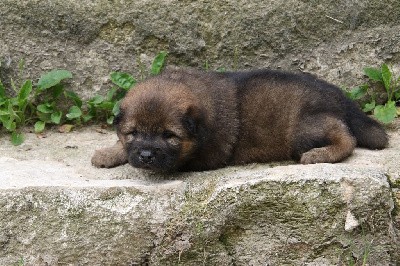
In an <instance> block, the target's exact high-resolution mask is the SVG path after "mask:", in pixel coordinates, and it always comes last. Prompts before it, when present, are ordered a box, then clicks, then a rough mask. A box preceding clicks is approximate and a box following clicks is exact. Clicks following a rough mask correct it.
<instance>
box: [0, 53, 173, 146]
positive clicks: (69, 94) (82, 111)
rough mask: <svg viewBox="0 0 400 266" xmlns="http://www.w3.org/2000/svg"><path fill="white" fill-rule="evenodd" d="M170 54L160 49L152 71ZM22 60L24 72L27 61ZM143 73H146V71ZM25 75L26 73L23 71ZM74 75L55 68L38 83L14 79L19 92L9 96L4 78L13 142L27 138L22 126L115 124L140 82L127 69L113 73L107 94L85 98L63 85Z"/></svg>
mask: <svg viewBox="0 0 400 266" xmlns="http://www.w3.org/2000/svg"><path fill="white" fill-rule="evenodd" d="M166 57H167V53H166V52H160V53H159V54H158V55H157V56H156V57H155V59H154V61H153V63H152V66H151V69H150V73H151V75H157V74H159V73H160V72H161V71H162V69H163V67H164V65H165V60H166ZM21 62H22V63H20V72H22V68H23V61H21ZM142 74H143V73H142ZM21 76H22V75H21ZM70 78H72V73H71V72H69V71H67V70H52V71H50V72H48V73H46V74H44V75H42V76H41V78H40V79H39V81H38V83H37V84H33V83H32V81H31V80H26V81H25V82H24V83H23V84H22V85H21V86H20V87H17V85H16V84H15V82H14V81H13V80H11V87H12V89H13V90H14V91H15V94H16V96H14V97H9V96H7V93H6V89H5V87H4V85H3V84H2V83H1V81H0V126H2V127H3V128H5V129H6V130H7V131H8V132H9V133H10V134H11V142H12V143H13V144H14V145H20V144H21V143H23V141H24V136H23V134H22V130H21V129H22V128H23V127H25V126H27V125H33V127H34V131H35V132H36V133H41V132H43V131H44V130H45V128H46V125H62V124H64V126H66V125H68V126H67V127H65V128H69V130H70V129H71V128H72V125H71V124H76V125H80V124H83V123H88V122H92V121H93V122H97V123H99V122H103V121H105V122H106V123H107V124H112V122H113V120H114V117H115V115H116V114H117V113H118V111H119V102H120V101H121V99H122V98H123V97H124V96H125V94H126V92H127V91H128V90H130V89H131V88H132V87H134V86H135V84H136V82H137V81H136V79H135V78H133V77H132V76H131V75H130V74H128V73H124V72H112V73H111V74H110V79H111V82H112V83H113V84H114V85H115V86H113V87H112V88H111V89H110V90H109V91H108V92H107V94H106V95H105V96H102V95H95V96H94V97H92V98H91V99H89V100H87V101H85V100H83V99H82V98H81V97H80V96H79V95H78V94H76V93H75V92H73V91H68V90H66V89H65V88H64V86H63V81H64V80H65V79H70Z"/></svg>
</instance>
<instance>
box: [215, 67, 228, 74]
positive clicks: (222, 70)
mask: <svg viewBox="0 0 400 266" xmlns="http://www.w3.org/2000/svg"><path fill="white" fill-rule="evenodd" d="M216 71H217V72H220V73H224V72H226V68H225V67H219V68H217V70H216Z"/></svg>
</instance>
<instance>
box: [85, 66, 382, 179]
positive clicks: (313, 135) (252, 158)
mask: <svg viewBox="0 0 400 266" xmlns="http://www.w3.org/2000/svg"><path fill="white" fill-rule="evenodd" d="M120 109H121V114H120V116H119V117H118V118H117V119H116V128H117V134H118V137H119V139H120V143H117V144H116V145H115V146H113V147H111V148H109V149H107V148H106V149H102V150H98V151H96V153H95V154H94V156H93V158H92V163H93V164H94V165H95V166H97V167H114V166H117V165H120V164H123V163H126V162H129V163H130V164H131V165H133V166H135V167H140V168H146V169H153V170H157V171H176V170H181V171H187V170H209V169H215V168H219V167H224V166H226V165H237V164H246V163H251V162H270V161H279V160H289V159H295V160H298V161H299V162H301V163H304V164H309V163H323V162H328V163H334V162H339V161H341V160H343V159H345V158H347V157H348V156H350V155H351V153H352V151H353V150H354V148H355V146H356V145H358V146H362V147H367V148H371V149H382V148H384V147H385V146H386V145H387V141H388V140H387V136H386V133H385V132H384V130H383V128H382V127H381V126H380V125H379V124H378V123H377V122H375V121H374V120H372V119H370V118H368V117H367V116H366V115H365V114H363V113H362V112H361V111H360V110H359V109H358V107H357V106H356V105H355V104H354V103H353V102H351V101H349V100H348V99H346V98H345V97H344V95H343V94H342V93H341V91H340V90H339V89H338V88H337V87H335V86H333V85H331V84H329V83H326V82H324V81H321V80H318V79H316V78H314V77H313V76H311V75H296V74H290V73H285V72H278V71H267V70H262V71H253V72H228V73H214V72H200V71H194V70H171V71H165V72H164V73H163V74H161V75H159V76H157V77H153V78H150V79H148V80H146V81H144V82H142V83H140V84H139V85H138V86H137V87H135V88H134V89H132V90H131V91H130V92H129V93H128V94H127V95H126V97H125V98H124V100H123V101H122V103H121V108H120Z"/></svg>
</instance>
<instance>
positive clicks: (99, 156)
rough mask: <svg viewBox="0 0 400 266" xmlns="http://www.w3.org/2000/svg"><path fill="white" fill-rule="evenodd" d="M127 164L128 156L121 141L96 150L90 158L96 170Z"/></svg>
mask: <svg viewBox="0 0 400 266" xmlns="http://www.w3.org/2000/svg"><path fill="white" fill-rule="evenodd" d="M127 162H128V156H127V154H126V152H125V150H124V147H123V146H122V143H121V141H117V143H115V145H114V146H111V147H108V148H103V149H99V150H96V151H95V152H94V154H93V157H92V164H93V165H94V166H96V167H98V168H111V167H116V166H118V165H122V164H126V163H127Z"/></svg>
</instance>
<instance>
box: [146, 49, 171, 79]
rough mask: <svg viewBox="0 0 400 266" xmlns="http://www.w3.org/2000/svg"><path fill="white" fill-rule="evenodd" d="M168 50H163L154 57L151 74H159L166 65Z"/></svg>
mask: <svg viewBox="0 0 400 266" xmlns="http://www.w3.org/2000/svg"><path fill="white" fill-rule="evenodd" d="M167 55H168V54H167V52H164V51H161V52H159V53H158V54H157V56H156V57H155V58H154V60H153V63H152V65H151V71H150V72H151V74H152V75H158V74H160V72H161V70H162V69H163V67H164V64H165V59H166V58H167Z"/></svg>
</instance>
